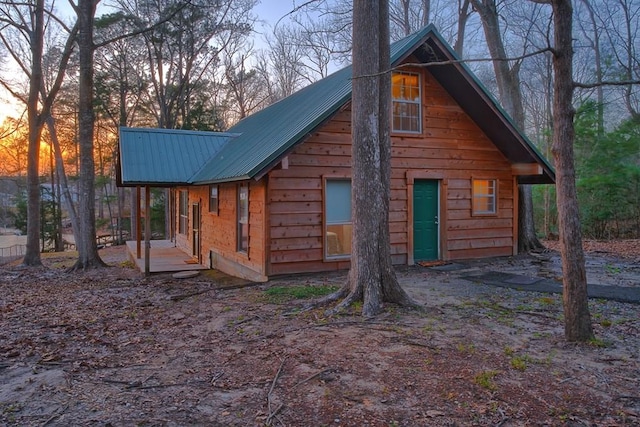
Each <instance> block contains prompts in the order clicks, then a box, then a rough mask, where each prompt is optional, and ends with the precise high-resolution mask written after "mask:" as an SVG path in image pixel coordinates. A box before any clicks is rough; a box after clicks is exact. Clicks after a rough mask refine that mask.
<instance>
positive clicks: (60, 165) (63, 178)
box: [46, 116, 79, 247]
mask: <svg viewBox="0 0 640 427" xmlns="http://www.w3.org/2000/svg"><path fill="white" fill-rule="evenodd" d="M46 122H47V128H48V129H49V135H50V136H51V143H52V144H53V152H54V155H55V158H56V172H57V174H58V180H59V181H60V188H61V193H62V198H63V199H64V202H65V205H66V207H67V211H68V212H69V218H70V219H71V228H72V230H73V240H74V241H75V242H77V241H78V230H79V225H78V214H77V213H76V207H75V206H74V204H73V199H72V198H71V191H70V190H69V182H68V180H67V174H66V172H65V170H64V160H63V159H62V149H61V148H60V141H59V140H58V133H57V132H56V128H55V125H54V122H53V118H52V117H51V116H49V117H47V119H46ZM76 247H77V246H76Z"/></svg>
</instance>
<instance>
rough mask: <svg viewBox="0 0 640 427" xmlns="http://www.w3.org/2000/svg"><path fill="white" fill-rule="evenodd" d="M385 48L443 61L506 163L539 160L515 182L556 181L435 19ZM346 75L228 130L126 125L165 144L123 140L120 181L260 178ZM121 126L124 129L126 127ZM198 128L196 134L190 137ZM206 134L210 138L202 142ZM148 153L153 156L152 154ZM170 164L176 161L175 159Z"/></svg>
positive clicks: (330, 105)
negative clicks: (537, 168) (537, 169)
mask: <svg viewBox="0 0 640 427" xmlns="http://www.w3.org/2000/svg"><path fill="white" fill-rule="evenodd" d="M390 53H391V65H392V67H395V66H397V65H399V64H400V63H401V62H403V61H404V60H405V59H406V58H407V57H408V56H409V55H411V54H413V55H415V57H416V58H417V59H418V61H420V62H423V63H428V62H434V61H445V62H447V63H446V64H444V65H434V66H430V67H429V71H430V72H431V74H432V75H433V76H434V77H435V78H436V79H437V80H438V82H439V83H440V84H441V85H442V86H443V87H444V88H445V89H446V90H447V91H448V92H449V93H450V94H451V95H452V97H453V98H454V99H455V100H456V102H458V103H459V104H460V106H461V107H462V108H463V109H464V111H465V112H466V113H467V114H469V116H470V117H471V118H472V119H473V120H474V121H475V122H476V124H477V125H478V126H479V127H480V129H482V131H483V132H485V133H486V134H487V136H488V137H489V138H490V139H491V140H492V141H493V142H494V144H495V145H496V146H497V148H498V149H499V150H500V151H501V152H502V153H503V154H504V155H505V157H506V158H507V159H509V160H510V161H511V162H512V163H531V162H537V163H538V164H540V165H541V167H542V169H543V175H535V176H524V177H519V181H520V182H522V183H551V182H553V181H554V179H555V174H554V171H553V168H552V167H551V166H550V165H549V163H548V162H547V161H546V159H545V158H544V157H543V156H542V155H541V154H540V153H539V152H538V150H537V149H536V148H535V146H534V145H533V144H532V143H531V142H530V141H529V140H528V139H527V138H526V136H524V134H523V133H521V132H520V131H519V130H518V129H517V128H516V127H515V126H514V124H513V122H512V120H511V119H510V117H509V116H508V114H506V113H505V112H504V110H503V109H502V108H501V107H500V105H499V103H498V102H497V101H496V100H495V99H494V98H493V97H492V96H491V94H490V93H489V92H488V91H487V89H486V88H485V87H484V86H483V85H482V84H481V83H480V82H479V80H478V79H477V78H476V77H475V76H474V75H473V73H472V72H471V71H470V70H469V69H468V68H467V67H466V65H465V64H463V63H461V62H459V61H458V59H459V58H458V57H457V55H456V54H455V52H454V51H453V49H451V47H450V46H449V45H448V44H447V43H446V42H445V41H444V39H443V38H442V37H441V36H440V34H439V33H438V32H437V30H436V29H435V27H434V26H433V25H429V26H426V27H425V28H423V29H422V30H420V31H418V32H417V33H414V34H412V35H410V36H408V37H405V38H404V39H402V40H399V41H397V42H395V43H393V44H392V45H391V52H390ZM351 75H352V70H351V66H348V67H346V68H343V69H342V70H339V71H337V72H335V73H333V74H331V75H329V76H328V77H326V78H324V79H322V80H319V81H317V82H315V83H313V84H311V85H309V86H307V87H305V88H304V89H301V90H300V91H298V92H296V93H294V94H293V95H291V96H288V97H287V98H284V99H282V100H280V101H278V102H276V103H275V104H272V105H270V106H269V107H267V108H265V109H263V110H261V111H259V112H257V113H255V114H252V115H250V116H248V117H246V118H244V119H243V120H241V121H240V122H239V123H238V124H236V125H235V126H233V127H232V128H231V129H229V132H230V133H227V134H222V133H209V132H187V131H165V130H161V129H155V130H152V129H138V130H135V132H131V133H132V136H133V135H137V133H136V132H145V131H146V132H147V137H148V138H154V137H155V135H162V137H163V138H165V137H166V139H163V141H164V142H163V143H157V144H154V142H152V141H150V140H146V139H144V138H143V137H142V136H137V140H138V141H144V147H140V148H136V147H135V146H133V147H132V146H131V145H128V144H132V145H133V142H135V141H132V142H131V143H127V145H126V146H125V147H124V149H123V147H122V146H121V149H120V151H121V159H122V160H121V161H122V171H123V172H122V174H123V179H122V181H123V183H124V184H125V185H126V184H127V183H164V184H207V183H215V182H225V181H237V180H246V179H257V178H260V177H261V176H262V175H264V174H265V173H266V172H268V171H269V170H270V168H271V167H273V166H275V165H276V164H277V163H278V162H279V161H280V160H281V159H282V157H284V156H285V155H286V154H287V153H288V152H289V151H290V150H292V149H293V147H294V146H295V145H296V144H298V143H300V142H302V141H304V139H305V138H306V137H307V136H308V135H309V134H310V133H311V132H313V131H314V129H315V128H316V127H318V126H319V125H320V124H322V123H323V122H324V121H326V120H327V119H329V118H330V117H331V116H332V115H333V114H334V113H336V112H337V111H338V110H339V109H340V107H342V106H343V105H345V103H347V102H348V101H349V100H350V99H351ZM130 131H131V130H130ZM127 132H129V131H126V132H125V134H126V133H127ZM173 133H178V134H179V135H184V136H178V135H173ZM121 135H122V131H121ZM198 135H199V136H200V138H202V139H198V138H196V136H198ZM125 136H126V135H125ZM132 136H131V137H132ZM131 137H130V138H131ZM205 140H206V141H209V142H204V141H205ZM169 141H175V142H169ZM187 141H188V142H187ZM121 144H122V138H121ZM172 144H177V145H178V146H177V147H176V146H174V145H172ZM125 149H126V150H128V151H125ZM143 150H144V152H143ZM132 154H133V155H135V156H137V160H131V159H127V156H129V155H132ZM152 157H155V158H156V160H153V161H151V160H150V159H151V158H152ZM173 163H178V165H175V166H174V165H173ZM146 168H150V169H149V170H146ZM125 172H126V173H125Z"/></svg>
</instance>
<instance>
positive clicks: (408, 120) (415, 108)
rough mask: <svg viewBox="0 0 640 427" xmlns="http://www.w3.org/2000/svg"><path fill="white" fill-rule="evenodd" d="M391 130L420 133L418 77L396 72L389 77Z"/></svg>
mask: <svg viewBox="0 0 640 427" xmlns="http://www.w3.org/2000/svg"><path fill="white" fill-rule="evenodd" d="M391 98H392V100H393V105H392V115H393V117H392V130H393V131H395V132H414V133H419V132H420V131H421V123H420V122H421V120H420V114H421V111H422V108H420V105H421V102H420V100H421V96H420V75H419V74H415V73H404V72H397V73H393V74H392V75H391Z"/></svg>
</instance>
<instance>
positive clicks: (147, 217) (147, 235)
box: [144, 185, 151, 276]
mask: <svg viewBox="0 0 640 427" xmlns="http://www.w3.org/2000/svg"><path fill="white" fill-rule="evenodd" d="M150 252H151V191H150V189H149V186H148V185H147V186H145V187H144V274H145V276H148V275H149V274H150V273H151V270H150V263H151V253H150Z"/></svg>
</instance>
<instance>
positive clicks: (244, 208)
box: [238, 186, 249, 252]
mask: <svg viewBox="0 0 640 427" xmlns="http://www.w3.org/2000/svg"><path fill="white" fill-rule="evenodd" d="M248 250H249V187H247V186H241V187H239V188H238V251H240V252H247V251H248Z"/></svg>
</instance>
